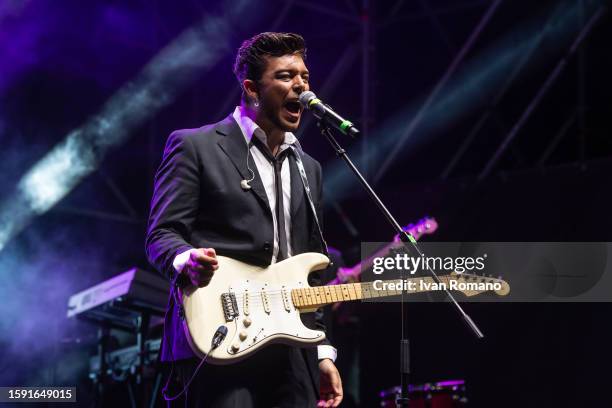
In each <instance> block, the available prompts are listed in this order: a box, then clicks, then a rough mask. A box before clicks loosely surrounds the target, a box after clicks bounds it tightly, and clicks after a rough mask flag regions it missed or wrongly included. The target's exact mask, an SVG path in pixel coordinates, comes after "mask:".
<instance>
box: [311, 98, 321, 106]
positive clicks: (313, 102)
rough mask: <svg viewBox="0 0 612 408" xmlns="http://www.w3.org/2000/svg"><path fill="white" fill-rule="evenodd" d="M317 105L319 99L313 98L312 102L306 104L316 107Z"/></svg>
mask: <svg viewBox="0 0 612 408" xmlns="http://www.w3.org/2000/svg"><path fill="white" fill-rule="evenodd" d="M317 103H321V100H320V99H319V98H314V99H313V100H311V101H310V102H308V106H312V105H316V104H317Z"/></svg>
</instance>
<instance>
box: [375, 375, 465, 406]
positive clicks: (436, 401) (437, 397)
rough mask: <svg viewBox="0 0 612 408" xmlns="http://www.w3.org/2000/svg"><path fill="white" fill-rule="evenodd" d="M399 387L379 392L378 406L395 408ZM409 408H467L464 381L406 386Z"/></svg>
mask: <svg viewBox="0 0 612 408" xmlns="http://www.w3.org/2000/svg"><path fill="white" fill-rule="evenodd" d="M400 391H401V389H400V387H393V388H389V389H387V390H384V391H381V392H380V406H381V407H383V408H395V407H396V404H395V398H396V397H397V396H398V395H400ZM408 395H409V396H410V408H464V407H467V398H466V396H465V381H463V380H450V381H440V382H437V383H426V384H418V385H410V386H408Z"/></svg>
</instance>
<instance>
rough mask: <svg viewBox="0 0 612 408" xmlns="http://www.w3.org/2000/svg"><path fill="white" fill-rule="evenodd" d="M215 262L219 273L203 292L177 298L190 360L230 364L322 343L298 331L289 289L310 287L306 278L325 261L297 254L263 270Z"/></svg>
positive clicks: (187, 291)
mask: <svg viewBox="0 0 612 408" xmlns="http://www.w3.org/2000/svg"><path fill="white" fill-rule="evenodd" d="M217 259H218V261H219V269H218V270H217V271H216V272H215V274H214V276H213V278H212V279H211V281H210V283H209V284H208V285H207V286H205V287H201V288H198V287H188V288H186V289H185V290H183V292H182V300H183V306H184V309H185V321H184V329H185V332H186V335H187V339H188V341H189V344H190V346H191V348H192V349H193V351H194V353H196V355H198V356H199V357H201V358H204V357H205V356H208V359H207V362H210V363H212V364H231V363H234V362H237V361H240V360H242V359H244V358H246V357H248V356H249V355H251V354H252V353H254V352H256V351H258V350H260V349H261V348H262V347H264V346H266V345H268V344H272V343H284V344H288V345H293V346H301V347H304V346H308V345H316V344H319V343H321V342H322V341H323V340H324V339H325V334H324V333H323V332H321V331H317V330H311V329H309V328H307V327H306V326H304V324H303V323H302V321H301V319H300V310H298V309H297V308H296V307H295V306H294V302H293V299H292V298H291V290H292V289H298V288H309V287H310V286H309V285H308V279H307V278H308V275H309V274H310V272H312V271H315V270H320V269H324V268H325V267H327V265H328V264H329V259H328V258H327V257H326V256H325V255H323V254H319V253H305V254H300V255H296V256H294V257H291V258H289V259H286V260H284V261H282V262H279V263H276V264H273V265H270V266H269V267H267V268H260V267H257V266H253V265H249V264H246V263H244V262H240V261H237V260H234V259H231V258H227V257H223V256H218V257H217ZM301 311H302V312H305V311H309V310H303V309H302V310H301ZM220 326H226V327H227V330H228V331H227V335H226V336H225V338H224V339H223V341H222V342H221V344H220V345H219V347H217V348H216V349H214V350H212V351H211V348H212V340H213V336H214V335H215V332H216V331H217V329H218V328H219V327H220Z"/></svg>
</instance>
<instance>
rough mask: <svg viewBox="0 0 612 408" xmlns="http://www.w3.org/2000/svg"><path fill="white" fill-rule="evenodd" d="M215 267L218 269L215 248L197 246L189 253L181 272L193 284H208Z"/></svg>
mask: <svg viewBox="0 0 612 408" xmlns="http://www.w3.org/2000/svg"><path fill="white" fill-rule="evenodd" d="M217 269H219V262H218V261H217V254H216V252H215V250H214V249H213V248H198V249H196V250H195V251H191V253H190V254H189V259H188V260H187V263H186V264H185V266H184V267H183V270H182V273H184V274H185V275H187V276H188V277H189V280H190V281H191V283H192V284H193V285H195V286H198V287H202V286H206V285H208V283H209V282H210V280H211V279H212V277H213V275H214V273H215V271H216V270H217Z"/></svg>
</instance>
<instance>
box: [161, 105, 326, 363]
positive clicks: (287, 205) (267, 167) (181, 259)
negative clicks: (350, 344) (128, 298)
mask: <svg viewBox="0 0 612 408" xmlns="http://www.w3.org/2000/svg"><path fill="white" fill-rule="evenodd" d="M232 116H233V118H234V119H235V120H236V123H238V126H239V127H240V130H241V131H242V134H243V135H244V139H245V147H246V146H250V153H251V154H250V155H249V162H248V164H249V168H251V169H252V167H251V166H253V164H254V165H255V166H256V168H257V172H258V173H259V175H260V177H261V182H262V184H263V186H264V189H265V190H266V195H267V196H268V203H269V204H270V210H272V223H273V229H274V247H273V252H272V263H275V262H276V258H277V256H278V228H277V224H278V221H277V219H276V191H275V186H274V165H273V164H272V163H270V161H268V159H267V158H266V156H264V154H263V153H262V152H261V151H260V150H259V148H257V147H256V146H254V145H253V144H251V143H250V142H251V139H252V138H253V136H255V137H257V138H258V139H259V140H261V141H262V142H263V145H264V146H266V147H267V146H268V143H267V136H266V134H265V132H264V131H263V129H261V128H260V127H259V125H257V123H255V122H253V120H252V119H251V118H249V117H248V116H247V115H246V114H245V113H244V112H243V109H242V107H240V106H237V107H236V109H235V110H234V113H233V114H232ZM293 144H295V145H296V146H299V142H298V140H297V138H296V137H295V135H294V134H293V133H291V132H285V140H284V141H283V143H282V144H281V145H280V147H279V151H278V153H280V152H282V151H283V150H285V149H289V148H290V146H291V145H293ZM253 162H254V163H253ZM281 181H282V183H283V210H284V213H285V236H287V237H290V236H291V167H290V166H289V160H283V164H282V167H281ZM192 251H195V249H190V250H188V251H185V252H182V253H180V254H178V255H177V256H176V257H175V258H174V262H173V263H172V265H173V266H174V269H176V271H177V272H180V271H181V270H182V269H183V267H184V266H185V264H186V263H187V260H188V259H189V256H190V254H191V252H192ZM292 254H293V252H292V249H291V242H287V255H288V256H291V255H292ZM317 352H318V357H319V360H322V359H325V358H329V359H331V360H332V361H334V362H335V361H336V357H337V355H338V352H337V350H336V349H335V348H334V347H332V346H329V345H320V346H318V347H317Z"/></svg>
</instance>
